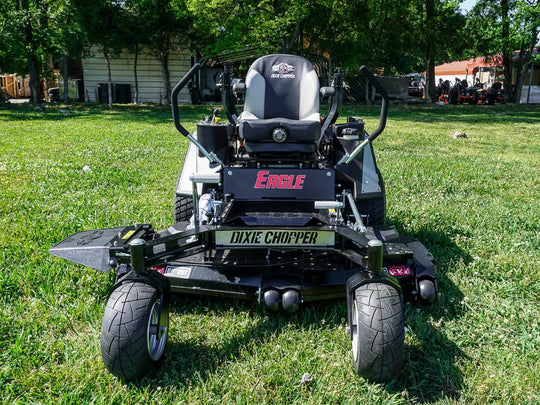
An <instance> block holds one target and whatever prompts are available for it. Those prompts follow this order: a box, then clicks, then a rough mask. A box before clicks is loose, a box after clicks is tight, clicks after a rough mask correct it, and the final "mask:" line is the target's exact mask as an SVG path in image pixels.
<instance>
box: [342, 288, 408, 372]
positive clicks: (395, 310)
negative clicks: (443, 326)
mask: <svg viewBox="0 0 540 405" xmlns="http://www.w3.org/2000/svg"><path fill="white" fill-rule="evenodd" d="M351 310H352V324H351V332H352V351H353V361H354V369H355V370H356V372H357V373H358V374H360V375H361V376H362V377H364V378H366V379H369V380H371V381H375V382H385V381H388V380H390V379H392V378H393V377H395V376H396V375H397V374H398V373H399V372H400V371H401V370H402V367H403V345H404V340H405V332H404V316H403V305H402V301H401V297H400V294H399V292H398V291H397V290H396V289H395V288H394V287H391V286H389V285H386V284H382V283H369V284H365V285H362V286H360V287H358V288H357V289H356V291H355V292H354V300H352V308H351Z"/></svg>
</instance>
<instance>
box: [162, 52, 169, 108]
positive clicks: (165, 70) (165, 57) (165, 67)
mask: <svg viewBox="0 0 540 405" xmlns="http://www.w3.org/2000/svg"><path fill="white" fill-rule="evenodd" d="M161 73H162V74H163V83H164V85H165V104H171V77H170V73H169V50H168V49H167V50H162V51H161Z"/></svg>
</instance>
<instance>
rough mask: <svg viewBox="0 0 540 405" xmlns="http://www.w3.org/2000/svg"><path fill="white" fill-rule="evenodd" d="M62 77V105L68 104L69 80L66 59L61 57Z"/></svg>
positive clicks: (65, 56)
mask: <svg viewBox="0 0 540 405" xmlns="http://www.w3.org/2000/svg"><path fill="white" fill-rule="evenodd" d="M62 77H63V78H64V103H65V104H68V103H69V91H68V90H69V88H68V86H69V79H68V57H67V55H63V56H62Z"/></svg>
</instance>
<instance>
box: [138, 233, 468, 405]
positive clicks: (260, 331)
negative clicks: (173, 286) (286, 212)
mask: <svg viewBox="0 0 540 405" xmlns="http://www.w3.org/2000/svg"><path fill="white" fill-rule="evenodd" d="M408 236H410V237H413V238H415V239H419V240H420V241H422V242H423V243H425V244H426V245H427V246H428V248H431V249H432V250H434V251H436V252H438V253H439V257H437V260H438V261H439V265H438V283H439V291H441V294H440V296H439V300H438V301H437V302H436V303H435V304H433V305H431V306H426V307H423V306H418V305H416V304H415V305H412V304H409V303H407V304H406V325H407V327H408V329H409V331H408V332H407V334H408V336H409V338H408V340H412V343H408V344H406V345H405V368H404V370H403V372H402V373H401V374H400V375H399V376H397V377H396V378H394V379H393V380H392V381H390V382H388V383H386V384H385V385H382V386H381V387H382V388H383V389H385V390H386V391H388V392H389V393H392V394H395V393H404V392H407V396H408V397H409V398H410V399H413V398H414V400H415V401H418V402H420V403H424V402H425V403H427V402H433V401H437V400H440V399H443V400H444V399H451V400H459V398H460V393H461V390H462V389H463V378H462V375H461V371H460V369H459V367H458V366H457V364H456V363H457V362H459V361H460V359H462V358H464V353H463V352H462V351H461V350H460V349H459V347H458V346H457V345H456V344H455V343H454V342H452V341H451V340H450V339H449V338H448V337H447V336H446V334H445V331H444V322H447V321H450V320H453V319H457V318H459V317H461V316H462V315H463V312H462V311H463V307H462V306H461V305H460V304H459V303H460V301H461V300H462V298H463V294H462V293H461V291H460V290H459V288H458V287H457V286H456V285H455V284H454V283H453V282H452V281H451V280H450V278H448V274H450V272H451V271H452V269H451V267H450V266H451V263H452V260H463V261H465V262H470V261H471V258H470V257H469V256H468V254H466V253H465V252H463V251H462V250H461V249H460V248H459V247H458V246H457V245H456V244H455V243H454V242H453V241H452V240H451V238H450V236H448V235H441V234H439V233H436V232H430V231H427V230H421V231H420V232H418V233H417V234H416V235H414V234H409V235H408ZM340 303H341V304H340ZM231 307H232V308H233V309H234V310H237V311H242V312H245V311H247V312H250V311H257V309H256V308H258V307H257V306H256V305H255V304H252V303H249V302H237V301H232V300H231V301H227V304H225V305H221V304H220V303H219V301H218V300H215V299H212V298H206V297H204V298H203V297H201V298H189V297H174V298H173V306H172V311H173V312H175V313H177V314H182V313H185V314H200V315H201V316H204V315H205V311H204V310H203V309H202V308H210V309H209V310H208V311H209V313H214V314H217V315H219V314H220V313H223V314H225V313H226V312H228V311H229V310H230V308H231ZM346 316H347V309H346V305H345V302H344V300H343V301H338V300H336V301H333V302H330V303H329V302H320V303H310V304H307V305H305V307H304V308H303V309H302V310H301V311H300V313H299V314H298V315H293V316H286V315H283V314H269V316H260V317H259V320H260V322H257V323H256V324H255V325H254V326H252V327H248V328H246V329H244V330H242V331H241V332H239V333H236V334H234V335H233V336H230V337H228V338H224V339H223V340H222V341H221V342H220V343H217V345H216V346H215V347H209V346H207V345H205V344H200V343H198V342H197V341H192V342H169V343H170V344H169V346H168V349H167V353H166V357H165V360H164V362H163V364H162V367H161V368H160V369H159V370H158V371H157V373H156V374H154V375H153V376H151V377H150V378H147V379H144V380H142V381H140V382H138V383H136V384H137V385H138V386H150V387H153V386H162V387H163V386H164V385H165V386H167V385H178V384H181V385H184V386H190V385H193V383H195V384H196V383H197V382H198V381H205V380H206V379H207V378H208V376H209V375H212V374H213V373H215V372H217V371H218V370H219V368H220V366H221V365H222V364H223V363H224V362H226V361H231V360H232V361H234V359H236V358H238V357H239V356H240V355H245V350H246V349H248V350H249V347H252V346H253V345H254V344H255V345H257V344H261V345H262V344H265V343H267V342H268V341H269V340H270V339H273V338H275V334H276V333H280V331H282V329H283V328H284V327H285V326H286V325H291V324H292V325H293V326H294V327H297V328H299V329H306V330H308V329H309V328H312V327H313V325H320V324H321V321H322V320H323V319H324V320H325V323H326V325H329V326H336V327H337V326H338V325H339V324H342V323H343V319H346ZM208 333H209V334H211V333H213V331H212V330H208ZM351 367H352V361H351ZM358 378H360V377H358Z"/></svg>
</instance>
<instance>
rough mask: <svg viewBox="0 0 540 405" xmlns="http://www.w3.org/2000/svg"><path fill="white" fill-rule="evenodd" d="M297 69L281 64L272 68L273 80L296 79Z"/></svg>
mask: <svg viewBox="0 0 540 405" xmlns="http://www.w3.org/2000/svg"><path fill="white" fill-rule="evenodd" d="M294 71H295V67H294V66H293V65H289V64H288V63H285V62H281V63H278V64H277V65H274V66H272V72H275V73H272V76H270V77H271V78H272V79H294V78H295V77H296V75H295V74H294Z"/></svg>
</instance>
